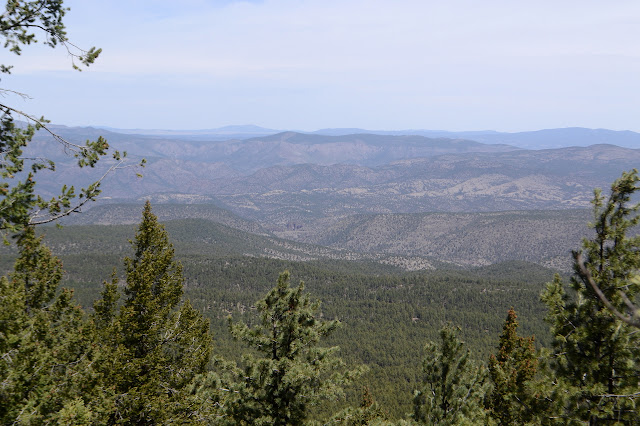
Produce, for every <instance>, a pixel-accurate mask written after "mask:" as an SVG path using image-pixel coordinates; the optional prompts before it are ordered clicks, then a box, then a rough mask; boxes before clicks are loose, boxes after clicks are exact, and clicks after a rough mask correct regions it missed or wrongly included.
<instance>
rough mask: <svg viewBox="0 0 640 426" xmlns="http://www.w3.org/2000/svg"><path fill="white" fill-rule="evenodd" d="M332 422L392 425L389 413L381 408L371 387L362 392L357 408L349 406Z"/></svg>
mask: <svg viewBox="0 0 640 426" xmlns="http://www.w3.org/2000/svg"><path fill="white" fill-rule="evenodd" d="M330 423H331V424H339V425H347V426H365V425H379V426H383V425H392V424H397V423H392V422H390V421H389V420H388V415H387V413H386V412H385V411H384V410H383V409H382V408H380V405H378V403H377V402H376V401H375V400H374V399H373V396H371V393H370V392H369V388H367V387H365V388H364V389H363V392H362V401H361V402H360V406H359V407H357V408H353V407H349V408H347V409H345V410H343V411H341V412H340V413H338V414H337V415H335V416H333V418H332V419H331V422H330Z"/></svg>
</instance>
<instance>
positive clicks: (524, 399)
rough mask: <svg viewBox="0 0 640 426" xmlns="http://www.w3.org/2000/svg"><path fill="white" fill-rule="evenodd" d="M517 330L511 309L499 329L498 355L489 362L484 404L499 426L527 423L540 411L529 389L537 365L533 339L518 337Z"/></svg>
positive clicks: (514, 314)
mask: <svg viewBox="0 0 640 426" xmlns="http://www.w3.org/2000/svg"><path fill="white" fill-rule="evenodd" d="M517 330H518V320H517V315H516V312H515V311H514V309H513V308H511V309H509V312H508V313H507V319H506V320H505V322H504V327H503V328H502V334H501V335H500V342H499V344H498V353H497V355H491V357H490V359H489V378H490V379H491V382H492V383H493V390H492V391H491V393H490V394H489V395H488V396H487V401H486V402H487V408H488V409H489V415H490V416H491V417H492V418H493V419H495V420H496V421H497V423H498V424H500V425H514V424H525V423H529V422H531V421H532V420H533V419H534V418H535V417H536V416H537V415H538V414H539V413H540V408H541V407H539V406H538V404H537V401H536V398H535V397H534V393H533V391H532V389H531V387H530V386H531V384H532V383H531V381H532V380H533V378H534V377H535V375H536V371H537V366H538V359H537V355H536V351H535V348H534V337H533V336H531V337H526V338H525V337H520V336H518V331H517Z"/></svg>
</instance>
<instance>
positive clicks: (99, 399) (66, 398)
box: [0, 227, 108, 424]
mask: <svg viewBox="0 0 640 426" xmlns="http://www.w3.org/2000/svg"><path fill="white" fill-rule="evenodd" d="M18 249H19V256H18V258H17V260H16V263H15V267H14V272H13V274H12V275H11V276H10V277H9V278H7V277H2V278H1V279H0V384H1V385H0V423H1V424H14V423H15V424H41V423H57V422H60V421H62V418H63V417H65V418H69V416H71V417H73V416H75V415H76V414H78V413H79V412H81V411H82V412H83V413H84V418H86V419H88V420H89V421H95V422H99V419H100V416H101V413H102V411H103V409H104V407H105V406H106V405H108V401H107V400H108V397H107V395H106V394H104V393H103V392H101V391H100V389H99V381H100V378H99V375H97V374H96V372H95V371H94V370H93V369H92V368H91V365H92V363H93V361H94V360H95V358H96V356H97V352H96V348H95V346H94V345H93V330H92V328H91V326H90V323H88V322H87V321H86V320H85V318H84V314H83V312H82V310H81V309H80V308H79V307H77V306H76V305H75V304H74V302H73V299H72V293H71V292H70V291H68V290H65V289H63V290H62V291H58V285H59V283H60V280H61V279H62V274H63V271H62V264H61V262H60V260H59V259H57V258H56V257H54V256H53V255H52V254H51V252H50V251H49V249H48V248H47V247H45V246H44V245H43V244H42V237H40V238H37V237H36V236H35V232H34V230H33V228H32V227H28V228H25V229H24V232H23V234H22V235H21V237H20V238H19V240H18ZM61 416H62V417H61Z"/></svg>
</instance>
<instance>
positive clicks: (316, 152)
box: [26, 126, 640, 268]
mask: <svg viewBox="0 0 640 426" xmlns="http://www.w3.org/2000/svg"><path fill="white" fill-rule="evenodd" d="M53 130H55V131H56V132H57V133H58V134H59V135H61V136H62V137H64V138H65V139H67V140H68V141H70V142H73V143H78V144H82V143H84V141H86V140H87V139H95V138H97V137H98V136H99V135H103V136H104V137H106V138H107V140H108V141H109V143H110V144H111V145H112V146H113V147H116V148H117V149H119V150H121V151H128V153H129V154H130V156H131V157H133V160H134V161H133V162H135V159H139V158H142V157H145V158H146V159H147V166H146V168H145V169H142V170H140V169H135V168H133V169H132V168H129V169H124V170H118V171H117V172H116V173H114V174H112V175H110V176H108V177H107V178H106V179H105V180H104V181H103V185H102V188H103V194H102V196H103V199H102V202H103V203H105V202H108V203H136V204H139V203H140V202H142V200H145V199H150V200H151V201H152V203H153V204H154V205H165V208H163V209H161V210H159V212H160V213H161V220H171V219H178V218H187V217H193V218H198V219H207V220H210V221H214V222H217V223H220V224H221V225H224V226H227V227H230V228H233V229H237V230H239V231H242V232H248V233H250V234H252V235H258V236H260V237H261V238H263V237H264V238H266V240H264V241H267V240H268V241H276V240H275V239H274V238H283V239H285V240H289V241H295V242H296V244H307V243H311V244H318V245H322V246H327V247H328V250H329V251H328V252H327V253H330V254H326V256H330V257H331V256H334V255H335V256H339V253H343V254H344V255H345V256H352V255H351V254H347V253H366V258H368V259H373V258H374V257H375V256H378V255H380V256H386V257H385V258H388V256H391V257H393V256H399V258H398V259H400V258H402V259H403V260H401V261H399V262H400V263H402V262H406V261H407V259H408V258H415V259H422V260H419V261H416V262H417V263H416V262H413V261H411V262H413V263H412V264H413V265H414V266H412V267H418V266H415V265H425V264H427V263H428V264H433V262H434V261H451V262H454V263H456V264H459V265H487V264H490V263H493V262H499V261H506V260H527V261H532V262H537V263H541V264H544V265H547V266H561V267H563V268H566V267H567V264H566V263H562V261H561V259H569V257H568V250H569V249H570V248H576V247H577V245H579V240H580V237H582V236H583V235H584V231H585V229H586V227H585V226H584V224H585V223H586V222H587V219H586V217H585V215H584V211H586V210H584V209H588V208H589V207H590V201H591V199H592V198H593V189H594V188H596V187H600V188H603V189H605V190H606V189H607V188H608V187H609V186H610V184H611V182H613V181H614V180H615V179H616V178H617V177H619V176H620V174H621V172H622V171H623V170H630V169H632V168H634V167H636V168H637V167H638V166H640V149H633V148H628V147H622V146H617V145H615V144H594V145H590V146H571V147H562V148H554V149H536V150H532V149H524V148H521V147H518V146H516V145H518V144H520V145H522V144H524V143H536V144H538V145H537V146H542V144H543V143H546V144H571V145H583V144H586V143H587V141H598V142H602V141H609V142H611V141H613V142H615V141H622V142H624V141H626V142H624V143H622V142H620V144H621V145H623V144H626V145H633V143H635V142H633V141H634V140H635V138H640V134H637V133H633V132H613V131H608V130H589V129H557V130H546V131H545V130H543V131H539V132H527V133H518V134H500V133H497V132H477V134H470V132H465V134H464V135H462V134H460V135H457V134H456V135H457V136H464V137H450V138H447V137H435V136H438V134H437V132H431V133H430V134H431V135H432V136H434V137H427V136H424V135H399V134H366V133H351V131H354V130H358V129H346V130H345V133H347V134H344V135H340V134H339V133H340V131H339V129H329V130H325V131H326V132H327V133H330V132H333V133H334V135H323V134H317V133H316V134H308V133H299V132H281V133H276V134H271V135H266V136H255V137H250V138H247V139H227V140H211V139H206V138H205V137H204V136H203V137H202V138H201V137H200V136H202V135H206V134H208V133H207V132H210V131H209V130H205V131H202V134H200V135H199V136H198V137H188V136H184V135H179V134H177V133H176V134H170V135H166V134H160V133H158V134H154V135H148V134H125V133H117V132H111V131H108V130H105V129H96V128H74V127H64V126H53ZM214 130H215V131H219V132H220V133H222V132H224V131H226V132H230V133H229V134H234V133H233V132H237V131H244V132H250V131H252V132H256V133H259V132H260V131H262V130H263V129H261V128H253V127H251V128H245V127H231V128H223V129H214ZM178 133H179V132H178ZM197 133H198V132H194V134H197ZM447 134H449V135H450V136H451V135H452V134H450V133H447ZM456 135H454V136H456ZM507 135H510V136H509V137H511V138H512V139H505V138H506V137H507ZM580 135H582V136H580ZM472 138H474V139H476V140H473V139H472ZM492 138H493V139H492ZM576 138H577V139H576ZM479 140H481V141H479ZM489 140H491V141H492V142H493V143H488V142H487V141H489ZM501 140H506V141H508V142H509V143H498V142H499V141H501ZM638 146H640V144H638ZM26 154H27V155H37V156H39V157H48V158H51V159H53V160H55V161H56V162H57V169H56V171H55V172H48V171H42V172H39V174H40V178H38V180H37V182H38V185H37V187H38V188H39V191H40V193H41V194H42V195H43V196H47V197H49V196H51V195H53V194H55V193H56V192H57V191H59V188H60V187H61V186H62V185H63V184H68V183H72V184H74V185H76V186H85V185H87V184H88V183H90V182H92V181H93V180H95V179H97V178H99V177H100V176H102V173H103V172H104V170H105V169H106V168H107V167H109V166H110V165H112V164H113V163H110V162H109V160H108V159H107V160H106V161H103V162H100V163H99V164H98V166H97V168H96V169H91V168H84V169H78V167H77V166H76V165H75V160H74V159H73V158H72V157H69V156H68V155H67V154H66V153H65V152H64V150H63V149H61V148H60V145H59V144H57V143H55V142H54V141H52V138H51V136H50V135H48V134H45V133H43V132H40V133H38V134H37V135H36V138H35V139H34V141H33V143H32V144H30V146H29V150H28V152H27V153H26ZM136 173H142V175H143V177H142V178H138V177H136ZM198 205H208V206H198ZM213 207H215V209H214V208H213ZM114 209H116V210H105V211H102V210H99V209H98V210H96V209H92V210H90V211H89V213H88V214H86V213H85V214H83V215H80V216H78V217H79V219H77V220H78V221H79V222H76V223H94V224H100V223H122V222H121V221H120V220H115V221H114V219H113V217H118V216H119V217H123V216H124V217H127V216H128V217H131V218H136V220H137V216H138V215H137V214H133V213H132V212H131V209H130V208H125V207H122V206H120V207H117V208H116V207H114ZM223 209H225V210H223ZM551 210H556V211H559V212H558V213H553V214H552V213H549V214H546V215H544V214H540V213H536V212H533V213H530V214H529V213H526V212H527V211H538V212H539V211H551ZM576 211H578V212H579V213H575V212H576ZM230 212H232V213H233V216H229V215H230V214H231V213H230ZM495 212H511V213H508V214H507V213H500V214H499V215H497V216H496V215H494V213H495ZM514 212H523V213H517V214H516V213H514ZM527 214H529V216H527ZM438 215H439V216H438ZM83 220H85V222H83ZM434 226H435V227H434ZM443 229H447V230H448V231H447V233H445V234H442V235H441V236H440V237H438V236H437V234H438V232H439V231H441V230H443ZM507 234H508V235H507ZM551 234H552V235H551ZM503 237H504V240H501V238H503ZM261 241H262V240H261ZM278 241H280V240H278ZM274 244H275V243H274ZM278 244H281V243H278ZM467 246H468V247H467ZM545 246H549V247H556V248H557V250H555V249H554V250H551V249H550V248H549V247H547V248H545ZM261 250H262V249H261ZM296 250H298V249H296ZM305 250H307V249H306V248H305V249H304V250H303V249H302V248H300V249H299V250H298V252H302V251H305ZM313 250H315V249H313ZM313 250H312V251H313ZM565 254H566V256H565ZM323 256H324V255H323ZM371 256H374V257H371ZM510 256H511V257H510ZM411 262H410V263H411ZM424 262H426V263H424ZM420 267H422V266H420Z"/></svg>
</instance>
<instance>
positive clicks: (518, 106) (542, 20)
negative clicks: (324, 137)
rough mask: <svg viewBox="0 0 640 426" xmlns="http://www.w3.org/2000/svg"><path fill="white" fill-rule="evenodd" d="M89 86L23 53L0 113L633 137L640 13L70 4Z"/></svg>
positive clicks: (116, 0)
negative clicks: (17, 94) (89, 52)
mask: <svg viewBox="0 0 640 426" xmlns="http://www.w3.org/2000/svg"><path fill="white" fill-rule="evenodd" d="M65 4H66V5H68V6H69V7H70V8H71V11H70V12H69V13H68V15H67V21H66V22H67V27H68V33H69V36H70V38H71V40H72V41H73V42H74V43H76V44H77V45H79V46H82V47H90V46H94V45H95V46H98V47H102V48H103V50H104V53H103V55H102V56H101V57H100V58H99V60H98V62H97V63H96V64H95V65H94V66H92V67H91V68H89V69H88V70H86V71H83V72H82V73H78V72H76V71H73V70H72V69H71V66H70V60H69V58H68V56H67V55H66V52H65V51H64V50H62V49H56V50H52V49H45V48H39V47H26V48H25V49H24V53H23V55H22V57H15V56H14V55H10V54H9V53H8V52H7V51H6V50H5V51H4V52H2V55H1V56H0V59H1V60H0V62H1V63H10V64H14V65H15V68H14V73H13V74H12V75H11V76H3V77H2V82H1V83H0V87H3V88H9V89H13V90H17V91H21V92H26V93H28V94H29V95H30V96H31V97H32V98H33V99H32V100H29V101H24V102H23V101H22V100H19V99H14V98H11V99H6V98H5V99H4V101H3V102H10V103H12V105H15V106H17V107H20V108H23V109H25V110H26V111H28V112H30V113H33V114H34V115H42V114H44V115H45V116H47V117H48V118H50V119H51V120H53V121H54V122H56V123H59V124H67V125H105V126H112V127H120V128H164V129H167V128H171V129H204V128H214V127H220V126H224V125H230V124H256V125H260V126H264V127H271V128H277V129H301V130H315V129H319V128H324V127H362V128H369V129H445V130H481V129H495V130H502V131H520V130H536V129H541V128H553V127H569V126H583V127H592V128H600V127H602V128H610V129H616V130H623V129H628V130H635V131H640V119H639V117H640V115H639V111H638V108H639V106H640V2H639V1H637V0H633V1H617V0H612V1H607V2H605V1H601V0H597V1H589V0H580V1H558V0H554V1H547V0H538V1H528V2H523V1H513V0H504V1H495V0H484V1H477V0H475V1H471V0H469V1H457V0H448V1H429V0H420V1H405V0H362V1H359V0H264V1H233V0H226V1H222V0H220V1H216V0H179V1H178V0H127V1H122V0H109V1H105V0H71V1H65Z"/></svg>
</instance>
